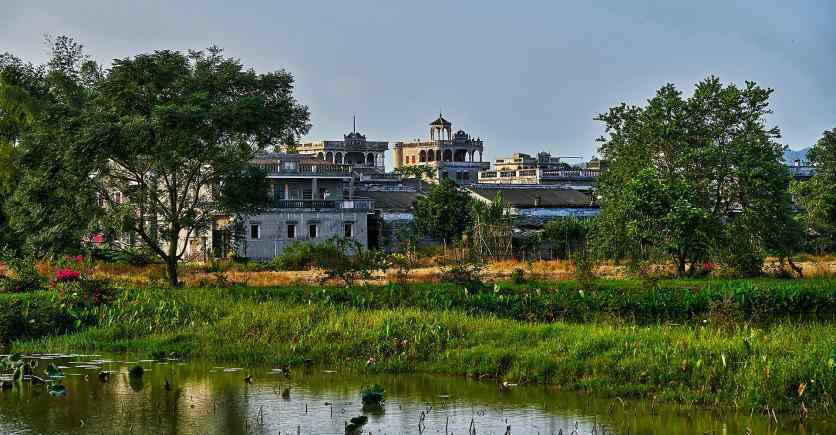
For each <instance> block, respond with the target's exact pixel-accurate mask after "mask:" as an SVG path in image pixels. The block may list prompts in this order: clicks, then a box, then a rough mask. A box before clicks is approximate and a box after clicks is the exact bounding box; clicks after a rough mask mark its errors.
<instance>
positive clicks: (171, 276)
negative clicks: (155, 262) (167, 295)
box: [165, 256, 180, 287]
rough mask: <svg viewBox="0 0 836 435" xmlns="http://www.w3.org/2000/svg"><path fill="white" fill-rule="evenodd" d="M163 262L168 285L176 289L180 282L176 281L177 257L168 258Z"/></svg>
mask: <svg viewBox="0 0 836 435" xmlns="http://www.w3.org/2000/svg"><path fill="white" fill-rule="evenodd" d="M165 262H166V270H167V272H168V283H169V284H170V285H171V286H172V287H178V286H179V285H180V282H179V281H178V279H177V257H176V256H174V257H171V256H169V257H168V258H166V260H165Z"/></svg>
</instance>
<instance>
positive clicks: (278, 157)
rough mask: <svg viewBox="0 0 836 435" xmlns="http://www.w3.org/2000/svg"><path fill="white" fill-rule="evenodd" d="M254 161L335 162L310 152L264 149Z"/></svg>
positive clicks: (318, 163) (317, 163) (316, 163)
mask: <svg viewBox="0 0 836 435" xmlns="http://www.w3.org/2000/svg"><path fill="white" fill-rule="evenodd" d="M252 161H253V162H273V161H284V162H292V161H295V162H300V163H308V164H312V165H323V164H329V165H332V164H333V163H331V162H328V161H327V160H324V159H319V158H316V157H314V156H311V155H309V154H299V153H276V152H271V151H262V152H260V153H257V154H256V155H255V157H254V158H253V159H252Z"/></svg>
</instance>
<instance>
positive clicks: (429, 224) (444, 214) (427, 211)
mask: <svg viewBox="0 0 836 435" xmlns="http://www.w3.org/2000/svg"><path fill="white" fill-rule="evenodd" d="M471 201H472V199H471V198H470V196H469V195H468V194H467V193H466V192H464V191H463V190H461V189H460V188H459V187H458V186H457V185H456V183H455V182H453V181H452V180H450V179H449V178H443V179H442V180H441V181H440V182H439V183H438V184H436V185H434V186H433V187H432V188H431V189H430V190H429V191H428V192H427V193H426V194H424V195H422V196H420V197H418V201H417V202H416V204H415V226H416V227H417V228H418V231H419V232H420V233H421V234H423V235H426V236H430V237H433V238H435V239H438V240H441V241H443V242H444V243H445V244H446V243H447V242H449V241H452V240H457V239H459V238H461V236H462V234H463V233H464V232H465V230H467V228H468V226H469V225H470V224H471V222H472V219H471V212H472V210H473V208H472V206H471Z"/></svg>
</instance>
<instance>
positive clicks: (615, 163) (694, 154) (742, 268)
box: [596, 77, 797, 274]
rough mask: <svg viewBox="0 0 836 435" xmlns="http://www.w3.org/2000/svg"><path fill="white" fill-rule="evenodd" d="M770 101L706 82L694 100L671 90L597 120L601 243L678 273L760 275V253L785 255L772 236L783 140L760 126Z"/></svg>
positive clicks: (751, 88)
mask: <svg viewBox="0 0 836 435" xmlns="http://www.w3.org/2000/svg"><path fill="white" fill-rule="evenodd" d="M771 93H772V90H771V89H764V88H761V87H759V86H758V85H756V84H755V83H753V82H746V84H745V86H743V87H738V86H736V85H733V84H730V85H723V84H722V83H721V82H720V80H719V79H718V78H716V77H709V78H707V79H705V80H703V81H701V82H700V83H698V84H697V85H696V87H695V89H694V93H693V95H692V96H690V97H687V98H684V97H683V96H682V93H681V92H680V91H679V90H677V89H676V87H675V86H674V85H672V84H668V85H665V86H664V87H662V88H661V89H659V90H658V91H657V93H656V95H655V96H654V97H653V98H651V99H650V100H649V101H648V102H647V104H646V105H645V106H643V107H640V106H628V105H627V104H621V105H619V106H616V107H613V108H611V109H609V111H608V112H606V113H603V114H600V115H599V116H598V117H597V118H596V119H597V120H599V121H601V122H603V123H604V125H605V128H606V133H607V136H606V137H602V138H601V139H599V140H600V141H601V142H602V145H601V148H600V153H601V155H602V157H603V158H604V159H606V160H608V161H609V170H608V171H607V172H606V173H604V174H603V175H602V177H601V179H600V182H599V186H598V194H599V195H600V196H601V204H602V214H601V218H600V220H599V224H600V228H599V230H598V231H597V232H596V241H597V244H598V245H599V246H600V247H602V248H603V249H604V250H605V251H608V253H609V254H610V255H615V256H620V257H626V258H630V259H634V260H636V259H646V258H650V257H652V256H657V257H667V258H668V259H671V260H673V261H674V262H675V263H676V265H677V270H678V271H679V273H680V274H683V273H685V271H686V266H687V265H691V268H690V270H696V268H695V267H694V266H696V265H698V264H700V263H701V262H705V261H709V260H716V261H719V262H722V263H724V264H726V265H728V266H729V267H732V268H735V269H736V270H738V271H739V272H741V273H744V274H747V273H757V272H758V271H759V270H760V268H761V266H762V258H763V256H764V255H765V254H766V253H768V252H776V253H778V254H783V255H786V254H787V253H786V252H784V251H782V250H780V249H778V248H779V246H777V244H778V243H779V242H778V241H777V240H775V238H774V237H772V232H773V231H774V230H775V228H774V227H773V226H774V225H783V224H786V223H787V222H788V220H789V219H790V218H791V203H790V197H789V194H788V190H787V189H788V185H789V174H788V171H787V169H786V168H785V167H784V166H783V164H782V163H781V161H780V159H781V156H782V153H783V150H784V146H783V145H782V144H780V143H778V142H777V140H778V139H779V138H780V131H779V130H778V128H777V127H767V126H766V120H765V117H766V116H767V115H768V114H769V113H771V110H770V109H769V96H770V95H771ZM787 228H789V227H787ZM782 229H786V228H782ZM792 237H797V234H793V235H792ZM786 241H787V240H783V242H786Z"/></svg>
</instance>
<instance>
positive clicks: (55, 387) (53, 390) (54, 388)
mask: <svg viewBox="0 0 836 435" xmlns="http://www.w3.org/2000/svg"><path fill="white" fill-rule="evenodd" d="M47 391H49V395H50V396H53V397H64V396H66V395H67V387H65V386H63V385H61V384H57V383H56V384H52V385H50V386H49V387H47Z"/></svg>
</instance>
